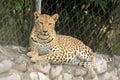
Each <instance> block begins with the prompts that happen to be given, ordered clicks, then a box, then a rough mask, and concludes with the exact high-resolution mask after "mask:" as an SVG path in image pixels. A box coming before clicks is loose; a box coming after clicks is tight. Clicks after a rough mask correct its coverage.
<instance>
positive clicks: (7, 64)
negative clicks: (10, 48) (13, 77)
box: [0, 60, 13, 73]
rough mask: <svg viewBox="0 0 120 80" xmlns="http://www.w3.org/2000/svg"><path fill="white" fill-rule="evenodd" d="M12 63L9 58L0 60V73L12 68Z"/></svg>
mask: <svg viewBox="0 0 120 80" xmlns="http://www.w3.org/2000/svg"><path fill="white" fill-rule="evenodd" d="M12 65H13V63H12V62H11V61H10V60H3V61H2V62H0V73H3V72H7V71H9V70H10V69H11V68H12Z"/></svg>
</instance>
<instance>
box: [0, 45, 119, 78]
mask: <svg viewBox="0 0 120 80" xmlns="http://www.w3.org/2000/svg"><path fill="white" fill-rule="evenodd" d="M25 53H27V50H26V49H25V48H23V47H18V46H0V80H120V56H114V57H113V61H112V62H109V63H107V62H106V61H105V60H104V57H109V56H108V55H102V54H96V58H97V59H96V61H97V70H96V76H95V78H94V79H90V78H89V76H88V75H87V73H88V72H87V69H86V68H83V67H79V66H68V65H51V64H49V63H48V62H37V63H32V62H31V61H30V58H28V57H27V56H26V55H25Z"/></svg>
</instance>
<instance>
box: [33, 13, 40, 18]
mask: <svg viewBox="0 0 120 80" xmlns="http://www.w3.org/2000/svg"><path fill="white" fill-rule="evenodd" d="M39 16H40V13H39V12H37V11H36V12H34V18H35V19H37V18H39Z"/></svg>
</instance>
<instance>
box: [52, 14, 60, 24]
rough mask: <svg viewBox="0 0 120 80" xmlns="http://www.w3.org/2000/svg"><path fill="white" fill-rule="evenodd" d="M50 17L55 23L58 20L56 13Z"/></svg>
mask: <svg viewBox="0 0 120 80" xmlns="http://www.w3.org/2000/svg"><path fill="white" fill-rule="evenodd" d="M51 17H52V18H53V20H54V21H55V22H56V21H57V20H58V18H59V15H58V14H57V13H56V14H54V15H52V16H51Z"/></svg>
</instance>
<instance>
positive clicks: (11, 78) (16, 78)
mask: <svg viewBox="0 0 120 80" xmlns="http://www.w3.org/2000/svg"><path fill="white" fill-rule="evenodd" d="M0 80H21V77H20V75H19V74H18V73H14V72H13V73H11V74H9V75H7V76H2V77H0Z"/></svg>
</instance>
